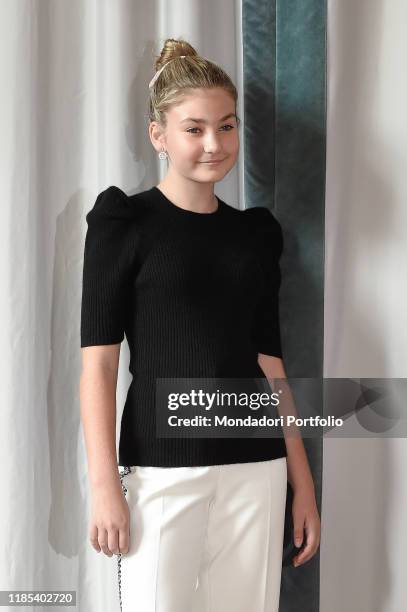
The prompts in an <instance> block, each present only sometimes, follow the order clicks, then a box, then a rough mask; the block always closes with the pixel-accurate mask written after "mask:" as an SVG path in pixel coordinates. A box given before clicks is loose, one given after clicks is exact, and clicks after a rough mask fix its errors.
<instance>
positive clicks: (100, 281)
mask: <svg viewBox="0 0 407 612" xmlns="http://www.w3.org/2000/svg"><path fill="white" fill-rule="evenodd" d="M86 221H87V224H88V228H87V232H86V237H85V247H84V258H83V275H82V301H81V324H80V337H81V347H85V346H92V345H100V344H116V343H120V342H122V341H123V339H124V331H125V326H126V320H127V313H128V311H129V305H130V301H131V284H132V283H131V281H132V274H133V267H134V252H135V245H134V222H133V219H132V204H131V202H130V199H129V198H128V196H127V195H126V194H125V193H124V192H123V191H122V190H121V189H119V188H118V187H115V186H110V187H108V188H107V189H106V190H105V191H102V192H101V193H99V195H98V196H97V198H96V201H95V204H94V206H93V208H92V209H91V210H90V211H89V212H88V214H87V215H86Z"/></svg>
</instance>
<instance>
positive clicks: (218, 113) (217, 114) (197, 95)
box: [168, 87, 235, 123]
mask: <svg viewBox="0 0 407 612" xmlns="http://www.w3.org/2000/svg"><path fill="white" fill-rule="evenodd" d="M230 113H233V114H234V113H235V101H234V99H233V98H232V96H231V94H230V93H228V92H227V91H225V90H224V89H222V88H220V87H216V88H212V89H192V90H190V91H189V92H188V93H185V94H184V95H183V97H182V99H181V101H180V102H178V103H177V104H174V105H173V106H171V108H170V109H169V110H168V118H169V119H171V120H172V121H175V122H176V123H179V122H181V121H185V119H187V118H195V119H204V120H206V121H217V120H220V119H222V118H223V117H224V116H225V115H229V114H230Z"/></svg>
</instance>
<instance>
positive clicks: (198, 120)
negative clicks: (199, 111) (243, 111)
mask: <svg viewBox="0 0 407 612" xmlns="http://www.w3.org/2000/svg"><path fill="white" fill-rule="evenodd" d="M229 117H236V113H228V114H227V115H225V116H224V117H221V119H219V121H225V119H229ZM185 121H193V122H194V123H208V121H206V120H205V119H194V117H186V118H185V119H182V121H180V123H184V122H185Z"/></svg>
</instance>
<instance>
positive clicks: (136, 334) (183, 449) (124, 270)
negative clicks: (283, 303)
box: [81, 186, 287, 467]
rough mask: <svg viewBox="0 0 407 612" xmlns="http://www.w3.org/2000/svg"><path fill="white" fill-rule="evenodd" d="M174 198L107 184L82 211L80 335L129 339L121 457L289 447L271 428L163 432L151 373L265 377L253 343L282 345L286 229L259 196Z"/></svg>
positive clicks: (209, 458) (153, 459)
mask: <svg viewBox="0 0 407 612" xmlns="http://www.w3.org/2000/svg"><path fill="white" fill-rule="evenodd" d="M217 200H218V208H217V209H216V210H215V212H211V213H199V212H194V211H191V210H187V209H184V208H181V207H180V206H179V205H177V204H175V203H174V202H172V201H171V200H169V199H168V198H167V197H166V196H165V195H164V193H163V192H162V191H161V190H160V189H159V188H158V187H155V186H154V187H152V188H151V189H149V190H146V191H143V192H140V193H137V194H135V195H130V196H128V195H126V194H125V193H124V192H123V191H122V190H121V189H120V188H119V187H116V186H110V187H108V188H107V189H106V190H104V191H102V192H101V193H100V194H99V195H98V196H97V198H96V202H95V204H94V206H93V208H92V209H91V210H90V211H89V212H88V214H87V215H86V221H87V224H88V228H87V233H86V239H85V248H84V262H83V279H82V280H83V282H82V305H81V347H86V346H92V345H106V344H117V343H121V342H122V341H123V340H124V337H125V336H126V339H127V341H128V345H129V351H130V361H129V370H130V373H131V375H132V382H131V384H130V386H129V389H128V392H127V397H126V402H125V405H124V409H123V416H122V420H121V427H120V442H119V458H118V464H119V465H124V466H126V465H127V466H137V465H139V466H160V467H178V466H197V465H216V464H226V463H238V462H252V461H266V460H270V459H276V458H279V457H284V456H286V455H287V452H286V445H285V440H284V437H283V434H282V431H281V437H278V438H275V437H274V438H264V437H263V438H250V437H246V438H244V437H239V438H237V437H235V438H230V437H228V438H214V437H212V438H202V437H201V438H198V437H196V438H194V437H190V436H189V437H185V438H159V437H157V435H156V412H155V411H156V407H155V392H156V378H161V377H164V378H165V377H175V378H177V377H181V378H189V377H191V378H201V377H202V378H217V377H220V378H223V377H226V378H227V377H229V378H235V377H236V378H249V377H254V378H265V375H264V373H263V371H262V369H261V368H260V366H259V364H258V361H257V360H258V353H263V354H266V355H274V356H277V357H282V349H281V339H280V327H279V300H278V291H279V287H280V282H281V275H280V267H279V258H280V255H281V252H282V248H283V237H282V230H281V226H280V224H279V222H278V221H277V219H276V218H275V217H274V216H273V214H272V213H271V212H270V211H269V210H268V209H267V208H264V207H252V208H247V209H245V210H238V209H235V208H234V207H233V206H231V205H229V204H227V203H226V202H224V201H223V200H221V199H220V198H219V197H217Z"/></svg>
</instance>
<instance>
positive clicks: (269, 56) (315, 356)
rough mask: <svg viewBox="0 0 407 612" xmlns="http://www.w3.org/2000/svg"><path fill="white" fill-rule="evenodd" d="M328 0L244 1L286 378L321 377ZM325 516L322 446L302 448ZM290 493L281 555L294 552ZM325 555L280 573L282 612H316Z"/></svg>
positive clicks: (313, 443)
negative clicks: (274, 238)
mask: <svg viewBox="0 0 407 612" xmlns="http://www.w3.org/2000/svg"><path fill="white" fill-rule="evenodd" d="M326 15H327V7H326V0H297V1H293V0H280V1H276V0H243V1H242V17H243V22H242V27H243V32H242V37H243V77H244V134H243V139H244V151H245V171H244V185H245V202H246V206H248V207H249V206H266V207H268V208H270V210H271V211H272V212H273V214H274V215H275V216H276V218H277V219H278V220H279V221H280V223H281V225H282V228H283V236H284V251H283V255H282V258H281V271H282V284H281V291H280V320H281V335H282V343H283V354H284V365H285V368H286V371H287V375H288V377H290V376H291V377H322V375H323V349H324V240H325V232H324V228H325V170H326V165H325V159H326V63H327V61H326V60H327V58H326V32H327V29H326ZM304 445H305V447H306V450H307V454H308V457H309V461H310V465H311V469H312V472H313V477H314V482H315V487H316V494H317V502H318V505H319V508H320V510H321V484H322V440H318V439H305V440H304ZM292 493H293V492H292V489H291V487H290V486H289V488H288V492H287V507H286V533H285V541H284V555H285V559H286V560H288V559H289V556H290V552H291V548H292V544H291V538H292V519H291V504H292ZM319 561H320V559H319V552H318V553H317V554H316V555H315V556H314V557H313V559H311V560H310V561H308V562H307V563H305V564H304V565H302V566H300V567H299V568H293V567H292V566H291V565H290V564H289V563H288V561H287V565H284V567H283V574H282V585H281V601H280V611H281V612H298V610H301V612H318V610H319Z"/></svg>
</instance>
